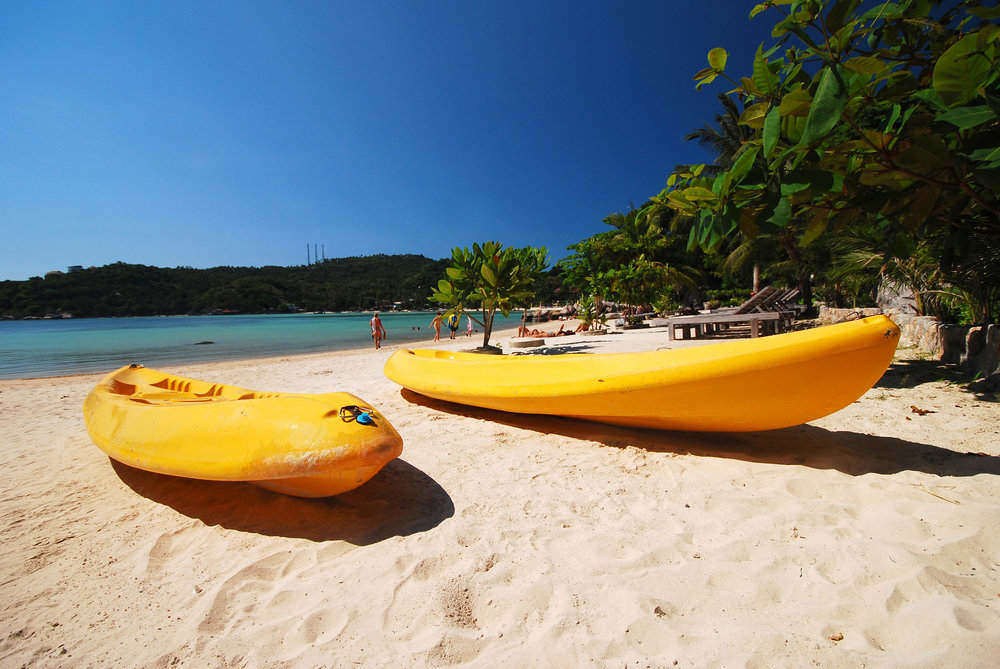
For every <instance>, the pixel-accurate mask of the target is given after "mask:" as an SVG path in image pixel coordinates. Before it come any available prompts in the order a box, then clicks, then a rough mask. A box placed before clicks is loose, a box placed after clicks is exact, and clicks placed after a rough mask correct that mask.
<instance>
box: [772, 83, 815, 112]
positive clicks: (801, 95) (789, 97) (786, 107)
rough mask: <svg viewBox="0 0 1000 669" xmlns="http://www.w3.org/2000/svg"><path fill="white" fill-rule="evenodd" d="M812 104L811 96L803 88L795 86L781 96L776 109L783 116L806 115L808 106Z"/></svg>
mask: <svg viewBox="0 0 1000 669" xmlns="http://www.w3.org/2000/svg"><path fill="white" fill-rule="evenodd" d="M811 104H812V96H811V95H809V91H807V90H805V89H804V88H801V87H800V88H796V89H794V90H791V91H789V92H788V93H786V94H785V96H784V97H783V98H781V104H780V105H778V111H779V112H780V113H781V115H782V116H783V117H784V116H808V115H809V106H810V105H811Z"/></svg>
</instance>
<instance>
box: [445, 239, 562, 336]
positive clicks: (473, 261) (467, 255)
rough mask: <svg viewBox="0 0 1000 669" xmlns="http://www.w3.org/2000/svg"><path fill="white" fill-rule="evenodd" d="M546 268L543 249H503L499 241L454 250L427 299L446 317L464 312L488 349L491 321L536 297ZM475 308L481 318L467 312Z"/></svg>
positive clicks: (527, 247)
mask: <svg viewBox="0 0 1000 669" xmlns="http://www.w3.org/2000/svg"><path fill="white" fill-rule="evenodd" d="M547 266H548V251H546V249H545V248H544V247H542V248H534V247H531V246H526V247H524V248H513V247H504V246H503V244H501V243H500V242H483V243H482V244H473V245H472V249H471V250H470V249H467V248H461V247H455V248H454V249H452V252H451V265H449V266H448V267H447V268H446V269H445V275H446V276H445V278H443V279H441V280H440V281H438V284H437V288H436V289H435V290H434V292H433V293H432V294H431V297H430V299H431V300H432V301H434V302H438V303H439V304H443V305H445V306H447V307H448V311H447V315H451V314H457V315H459V316H461V315H462V314H463V313H468V315H469V316H470V317H471V318H472V319H473V320H475V321H476V322H477V323H479V325H480V326H482V328H483V348H487V347H489V344H490V335H491V334H492V332H493V319H494V317H495V316H496V312H497V311H499V312H500V313H502V314H503V315H504V316H509V315H510V312H511V311H513V310H514V309H515V308H517V307H524V306H528V305H529V304H530V303H531V302H532V301H533V300H534V298H535V296H536V288H537V284H538V281H539V279H540V278H541V275H542V272H543V271H544V270H545V268H546V267H547ZM471 307H477V308H478V309H479V311H480V317H476V316H473V315H472V314H471V313H469V311H470V308H471Z"/></svg>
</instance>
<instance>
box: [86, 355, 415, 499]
mask: <svg viewBox="0 0 1000 669" xmlns="http://www.w3.org/2000/svg"><path fill="white" fill-rule="evenodd" d="M83 415H84V419H85V420H86V423H87V431H88V432H89V433H90V437H91V439H93V440H94V443H96V444H97V445H98V447H100V449H101V450H102V451H104V452H105V453H107V454H108V455H109V456H111V457H112V458H114V459H115V460H117V461H119V462H122V463H124V464H126V465H130V466H132V467H137V468H139V469H145V470H147V471H151V472H158V473H160V474H172V475H175V476H185V477H189V478H196V479H207V480H212V481H247V482H250V483H254V484H256V485H259V486H261V487H264V488H267V489H269V490H274V491H276V492H281V493H285V494H288V495H295V496H298V497H326V496H327V495H337V494H340V493H342V492H347V491H348V490H352V489H354V488H357V487H358V486H359V485H361V484H362V483H364V482H365V481H367V480H368V479H370V478H371V477H372V476H374V475H375V474H376V473H377V472H378V471H379V470H380V469H382V467H383V466H385V465H386V463H388V462H389V461H391V460H392V459H394V458H396V457H397V456H398V455H399V454H400V453H401V452H402V450H403V440H402V438H401V437H400V436H399V434H398V433H397V432H396V430H395V428H393V427H392V425H390V424H389V421H387V420H386V419H385V418H384V417H383V416H382V415H381V414H379V413H378V412H377V411H375V410H374V409H372V408H371V406H370V405H369V404H368V403H367V402H365V401H363V400H361V399H359V398H358V397H356V396H354V395H350V394H348V393H327V394H322V395H306V394H293V393H269V392H259V391H256V390H248V389H246V388H239V387H237V386H228V385H223V384H221V383H208V382H205V381H198V380H195V379H188V378H184V377H182V376H174V375H172V374H167V373H165V372H158V371H156V370H153V369H147V368H145V367H142V366H140V365H132V366H129V367H122V368H121V369H119V370H117V371H114V372H112V373H110V374H108V375H107V376H105V377H104V378H103V379H101V380H100V382H99V383H98V384H97V386H96V387H95V388H94V389H93V390H92V391H91V392H90V394H89V395H88V396H87V399H86V400H85V401H84V403H83Z"/></svg>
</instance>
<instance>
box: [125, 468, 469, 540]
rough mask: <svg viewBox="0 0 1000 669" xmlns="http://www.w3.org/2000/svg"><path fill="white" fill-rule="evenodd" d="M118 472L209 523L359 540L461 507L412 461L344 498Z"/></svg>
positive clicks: (429, 522) (438, 518) (421, 525)
mask: <svg viewBox="0 0 1000 669" xmlns="http://www.w3.org/2000/svg"><path fill="white" fill-rule="evenodd" d="M111 466H112V467H114V470H115V473H117V474H118V477H119V478H120V479H121V480H122V481H123V482H124V483H125V485H127V486H128V487H130V488H132V490H134V491H135V492H137V493H139V494H140V495H142V496H143V497H146V498H148V499H151V500H153V501H154V502H159V503H160V504H165V505H167V506H169V507H171V508H173V509H174V510H175V511H177V512H178V513H181V514H183V515H185V516H188V517H190V518H197V519H198V520H200V521H202V522H203V523H205V524H206V525H219V526H220V527H225V528H226V529H231V530H240V531H242V532H255V533H257V534H265V535H269V536H282V537H291V538H300V539H310V540H312V541H330V540H335V539H339V540H342V541H347V542H350V543H352V544H355V545H358V546H366V545H368V544H373V543H377V542H379V541H382V540H384V539H388V538H390V537H394V536H407V535H410V534H416V533H418V532H424V531H426V530H429V529H431V528H434V527H436V526H437V525H438V524H440V523H441V522H442V521H444V520H446V519H448V518H450V517H451V516H453V515H454V513H455V505H454V504H453V503H452V501H451V497H450V496H449V495H448V493H447V492H445V490H444V488H442V487H441V486H440V485H438V484H437V482H436V481H435V480H434V479H432V478H431V477H429V476H427V474H425V473H424V472H422V471H420V470H419V469H417V468H416V467H414V466H413V465H410V464H408V463H407V462H405V461H404V460H400V459H398V458H397V459H396V460H393V461H392V462H390V463H389V464H387V465H386V466H385V467H384V468H383V469H382V471H380V472H379V473H378V474H376V475H375V476H374V477H373V478H372V479H371V480H370V481H368V482H367V483H366V484H364V485H363V486H361V487H360V488H357V489H356V490H352V491H350V492H347V493H344V494H342V495H337V496H336V497H325V498H321V499H301V498H298V497H289V496H287V495H279V494H277V493H273V492H269V491H267V490H264V489H263V488H258V487H257V486H255V485H252V484H249V483H231V482H222V481H201V480H198V479H188V478H180V477H177V476H167V475H164V474H154V473H152V472H147V471H143V470H141V469H135V468H134V467H129V466H128V465H123V464H122V463H120V462H117V461H115V460H111Z"/></svg>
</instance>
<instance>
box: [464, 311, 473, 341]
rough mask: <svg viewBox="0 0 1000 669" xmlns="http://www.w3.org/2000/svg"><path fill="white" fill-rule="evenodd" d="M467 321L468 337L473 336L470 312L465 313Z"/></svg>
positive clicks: (466, 333)
mask: <svg viewBox="0 0 1000 669" xmlns="http://www.w3.org/2000/svg"><path fill="white" fill-rule="evenodd" d="M465 321H466V323H465V336H466V337H471V336H472V316H470V315H469V314H465Z"/></svg>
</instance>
